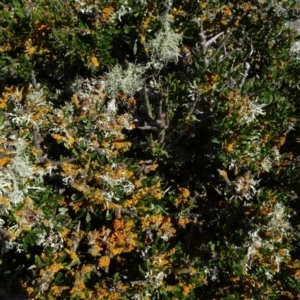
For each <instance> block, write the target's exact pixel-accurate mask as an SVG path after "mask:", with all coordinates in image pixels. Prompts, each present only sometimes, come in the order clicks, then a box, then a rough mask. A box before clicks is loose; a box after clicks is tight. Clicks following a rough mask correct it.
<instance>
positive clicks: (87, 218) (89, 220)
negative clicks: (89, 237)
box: [85, 212, 92, 223]
mask: <svg viewBox="0 0 300 300" xmlns="http://www.w3.org/2000/svg"><path fill="white" fill-rule="evenodd" d="M91 219H92V217H91V214H90V212H87V213H86V217H85V220H86V222H87V223H89V222H91Z"/></svg>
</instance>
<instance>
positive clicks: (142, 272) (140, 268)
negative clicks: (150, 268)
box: [139, 265, 146, 275]
mask: <svg viewBox="0 0 300 300" xmlns="http://www.w3.org/2000/svg"><path fill="white" fill-rule="evenodd" d="M139 271H140V272H141V274H142V275H145V274H146V272H145V271H144V270H143V269H142V267H141V265H139Z"/></svg>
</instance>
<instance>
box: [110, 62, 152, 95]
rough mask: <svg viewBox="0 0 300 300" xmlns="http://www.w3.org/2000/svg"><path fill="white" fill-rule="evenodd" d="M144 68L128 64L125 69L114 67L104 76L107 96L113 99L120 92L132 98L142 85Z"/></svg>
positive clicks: (118, 66)
mask: <svg viewBox="0 0 300 300" xmlns="http://www.w3.org/2000/svg"><path fill="white" fill-rule="evenodd" d="M145 71H146V68H145V67H144V66H142V65H135V64H133V63H129V64H128V66H127V68H126V69H123V68H122V67H121V66H120V65H115V66H114V67H113V68H112V70H110V72H109V73H107V74H106V80H105V89H106V92H107V94H108V96H110V97H112V98H115V97H117V95H118V94H119V93H120V92H123V93H124V94H126V95H128V96H133V95H134V94H135V93H136V91H137V90H138V88H140V87H141V86H142V85H143V83H144V79H143V74H144V73H145Z"/></svg>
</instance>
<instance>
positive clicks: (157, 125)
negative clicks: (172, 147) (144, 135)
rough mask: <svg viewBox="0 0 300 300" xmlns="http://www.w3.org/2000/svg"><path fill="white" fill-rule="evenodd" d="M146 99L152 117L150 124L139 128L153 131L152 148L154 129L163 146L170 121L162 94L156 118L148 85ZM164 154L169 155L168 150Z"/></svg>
mask: <svg viewBox="0 0 300 300" xmlns="http://www.w3.org/2000/svg"><path fill="white" fill-rule="evenodd" d="M144 101H145V107H146V113H147V116H148V118H149V119H150V125H145V126H138V127H137V128H138V129H140V130H149V131H151V132H150V147H151V148H152V149H153V148H154V141H153V135H152V131H155V132H156V133H157V142H158V143H159V144H160V145H162V146H163V145H164V141H165V136H166V129H167V128H168V127H169V126H168V121H167V114H166V113H164V112H163V99H162V96H160V98H159V104H158V112H157V117H156V119H154V117H153V114H152V110H151V107H150V103H149V98H148V93H147V89H146V86H145V87H144ZM162 154H163V155H165V156H167V157H168V154H167V152H166V151H163V153H162Z"/></svg>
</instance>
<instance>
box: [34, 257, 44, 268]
mask: <svg viewBox="0 0 300 300" xmlns="http://www.w3.org/2000/svg"><path fill="white" fill-rule="evenodd" d="M34 262H35V264H36V265H37V266H38V267H42V266H44V263H43V262H42V261H41V259H40V257H39V256H38V255H35V256H34Z"/></svg>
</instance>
